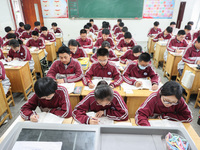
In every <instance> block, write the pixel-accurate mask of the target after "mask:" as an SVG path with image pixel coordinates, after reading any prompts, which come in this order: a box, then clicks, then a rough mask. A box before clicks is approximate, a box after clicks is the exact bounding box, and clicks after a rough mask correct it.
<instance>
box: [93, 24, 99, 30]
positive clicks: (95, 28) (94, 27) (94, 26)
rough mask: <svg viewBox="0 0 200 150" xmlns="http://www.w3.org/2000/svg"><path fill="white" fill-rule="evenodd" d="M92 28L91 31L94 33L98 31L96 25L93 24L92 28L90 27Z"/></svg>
mask: <svg viewBox="0 0 200 150" xmlns="http://www.w3.org/2000/svg"><path fill="white" fill-rule="evenodd" d="M92 27H93V29H94V30H95V32H98V30H99V29H98V27H97V25H96V24H93V26H92Z"/></svg>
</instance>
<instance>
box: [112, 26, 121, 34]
mask: <svg viewBox="0 0 200 150" xmlns="http://www.w3.org/2000/svg"><path fill="white" fill-rule="evenodd" d="M120 32H121V29H120V28H119V27H116V28H115V30H114V33H113V34H114V35H115V36H117V34H118V33H120Z"/></svg>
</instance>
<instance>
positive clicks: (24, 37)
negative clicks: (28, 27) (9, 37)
mask: <svg viewBox="0 0 200 150" xmlns="http://www.w3.org/2000/svg"><path fill="white" fill-rule="evenodd" d="M31 37H32V31H30V32H29V33H28V32H27V31H23V32H22V33H21V35H20V37H19V38H20V39H29V38H31Z"/></svg>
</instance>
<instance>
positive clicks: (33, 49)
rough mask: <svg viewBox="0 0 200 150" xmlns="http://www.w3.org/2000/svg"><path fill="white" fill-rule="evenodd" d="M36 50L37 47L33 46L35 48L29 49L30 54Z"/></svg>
mask: <svg viewBox="0 0 200 150" xmlns="http://www.w3.org/2000/svg"><path fill="white" fill-rule="evenodd" d="M36 49H37V47H34V46H33V47H31V48H29V51H30V52H34V51H35V50H36Z"/></svg>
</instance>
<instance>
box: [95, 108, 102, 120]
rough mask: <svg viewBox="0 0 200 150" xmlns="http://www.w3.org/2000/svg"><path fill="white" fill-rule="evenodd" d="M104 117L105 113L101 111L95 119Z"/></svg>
mask: <svg viewBox="0 0 200 150" xmlns="http://www.w3.org/2000/svg"><path fill="white" fill-rule="evenodd" d="M103 115H104V111H102V110H100V111H98V112H97V113H96V115H95V117H97V118H101V117H102V116H103Z"/></svg>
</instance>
